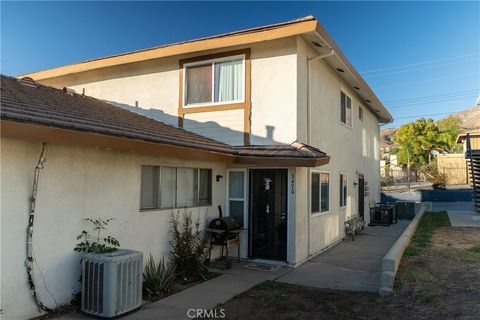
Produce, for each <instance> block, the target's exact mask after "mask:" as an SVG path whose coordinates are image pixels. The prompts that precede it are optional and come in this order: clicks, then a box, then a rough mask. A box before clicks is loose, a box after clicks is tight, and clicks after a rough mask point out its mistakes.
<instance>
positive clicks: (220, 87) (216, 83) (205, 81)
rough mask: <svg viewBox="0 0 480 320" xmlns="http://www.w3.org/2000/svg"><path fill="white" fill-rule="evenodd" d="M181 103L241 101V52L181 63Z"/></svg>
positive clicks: (242, 72) (242, 74)
mask: <svg viewBox="0 0 480 320" xmlns="http://www.w3.org/2000/svg"><path fill="white" fill-rule="evenodd" d="M184 68H185V70H184V75H185V79H184V85H185V90H184V97H183V105H184V106H187V105H199V104H201V105H209V104H225V103H236V102H244V91H245V89H244V88H245V55H241V56H235V57H226V58H219V59H213V60H207V61H200V62H194V63H189V64H185V65H184Z"/></svg>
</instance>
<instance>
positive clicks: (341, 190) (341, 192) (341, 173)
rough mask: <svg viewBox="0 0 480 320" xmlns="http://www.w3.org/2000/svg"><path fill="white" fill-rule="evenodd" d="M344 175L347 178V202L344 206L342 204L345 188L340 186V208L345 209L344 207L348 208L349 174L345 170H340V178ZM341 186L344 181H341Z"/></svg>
mask: <svg viewBox="0 0 480 320" xmlns="http://www.w3.org/2000/svg"><path fill="white" fill-rule="evenodd" d="M342 175H343V176H345V178H346V182H345V183H346V185H347V193H346V197H345V203H344V204H343V206H342V202H343V197H342V196H343V188H339V189H340V194H339V196H340V202H339V207H340V209H344V208H346V207H347V205H348V175H347V174H346V173H345V172H342V171H340V172H339V178H340V177H341V176H342ZM339 180H340V179H339ZM339 187H343V186H342V182H340V186H339Z"/></svg>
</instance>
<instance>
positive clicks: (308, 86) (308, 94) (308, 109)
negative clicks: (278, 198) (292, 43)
mask: <svg viewBox="0 0 480 320" xmlns="http://www.w3.org/2000/svg"><path fill="white" fill-rule="evenodd" d="M329 49H330V51H329V52H328V53H324V54H320V55H318V56H314V57H311V58H307V144H308V145H311V127H312V126H311V123H310V122H311V119H310V118H311V117H310V115H311V103H310V63H311V62H312V61H316V60H320V59H323V58H326V57H330V56H332V55H333V54H334V53H335V51H333V49H332V48H330V47H329ZM310 180H311V169H310V168H308V170H307V190H310V183H311V181H310ZM311 197H312V195H311V192H310V191H309V192H307V208H309V209H308V212H307V259H308V258H309V257H310V255H311V252H310V240H311V239H310V218H311V216H310V211H311V203H312V202H311Z"/></svg>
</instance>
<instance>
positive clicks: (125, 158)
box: [0, 138, 225, 320]
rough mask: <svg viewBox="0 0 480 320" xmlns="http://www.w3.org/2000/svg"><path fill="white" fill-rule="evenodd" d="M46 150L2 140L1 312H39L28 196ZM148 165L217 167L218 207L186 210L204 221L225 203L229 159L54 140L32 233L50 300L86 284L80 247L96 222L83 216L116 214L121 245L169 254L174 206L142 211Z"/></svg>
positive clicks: (114, 230)
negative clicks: (32, 280)
mask: <svg viewBox="0 0 480 320" xmlns="http://www.w3.org/2000/svg"><path fill="white" fill-rule="evenodd" d="M40 151H41V144H39V143H30V142H25V141H20V140H12V139H3V138H2V140H1V173H0V174H1V190H2V192H1V207H0V211H1V219H2V221H1V222H2V223H1V269H2V273H1V293H2V308H3V315H2V319H14V320H17V319H27V318H30V317H32V316H36V315H38V311H37V308H36V307H35V305H34V303H33V301H32V299H31V294H30V291H29V289H28V286H27V280H26V271H25V266H24V261H25V230H26V227H27V223H28V212H29V205H30V202H29V198H30V197H31V188H32V182H33V172H34V167H35V165H36V163H37V160H38V157H39V154H40ZM145 164H147V165H160V166H161V165H165V166H176V167H202V168H211V169H212V170H213V172H212V176H213V181H212V188H213V190H212V206H210V207H202V208H195V209H193V208H192V209H187V211H188V212H191V213H192V214H194V215H195V216H200V217H201V219H202V220H203V219H204V218H206V217H210V218H211V217H217V215H218V211H217V205H222V206H224V196H225V193H224V190H225V179H221V180H220V181H219V182H217V181H215V178H214V177H215V176H216V175H217V174H219V175H223V176H225V165H224V164H222V163H213V162H210V163H205V162H201V161H194V160H189V161H187V160H182V159H175V158H159V157H149V156H141V155H133V154H128V153H118V152H109V151H104V150H96V149H86V148H80V147H70V146H60V145H49V148H48V156H47V162H46V165H45V168H44V169H43V170H42V171H41V174H40V184H39V189H38V198H37V208H36V214H35V228H34V240H33V243H34V253H35V258H36V263H37V264H38V267H37V266H36V267H35V277H36V284H37V289H38V292H39V296H40V297H41V299H42V301H44V302H45V304H46V305H47V306H49V307H55V305H60V304H64V303H67V302H69V301H70V299H71V295H72V293H74V292H76V291H78V289H79V282H78V279H79V274H80V273H79V272H80V264H79V261H80V258H79V255H78V254H76V253H75V252H74V251H73V248H74V246H75V244H76V243H77V240H76V236H77V235H78V234H79V233H80V232H81V231H82V230H83V229H85V228H87V227H90V226H89V225H88V224H87V223H86V222H84V221H83V219H84V218H87V217H92V218H95V217H102V218H110V217H113V218H115V221H113V222H112V223H111V225H110V227H109V230H108V234H110V235H112V236H114V237H116V238H117V239H118V240H119V241H120V244H121V247H122V248H128V249H134V250H139V251H142V252H143V253H144V261H145V259H146V258H148V255H149V254H150V253H152V255H153V256H154V257H155V258H156V259H159V258H160V257H162V256H163V255H165V256H166V257H168V254H169V244H168V240H169V226H170V224H169V220H170V214H171V212H172V210H164V211H158V210H155V211H145V212H140V211H139V203H140V199H139V197H140V173H141V171H140V168H141V165H145ZM40 270H41V271H42V272H43V276H44V277H45V282H44V281H43V279H42V275H41V273H40ZM45 285H46V287H47V288H48V290H49V291H50V292H51V293H52V295H53V297H54V298H55V300H56V301H53V299H52V297H50V295H49V294H48V292H46V290H45Z"/></svg>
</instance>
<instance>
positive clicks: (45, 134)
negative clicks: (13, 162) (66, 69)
mask: <svg viewBox="0 0 480 320" xmlns="http://www.w3.org/2000/svg"><path fill="white" fill-rule="evenodd" d="M0 130H1V137H2V138H11V139H19V140H27V141H32V142H42V143H43V142H46V143H52V144H60V145H76V146H81V147H88V148H95V149H100V150H106V151H118V152H127V153H133V154H144V155H151V156H163V157H175V158H182V159H196V160H203V161H216V162H226V163H236V164H246V165H255V166H264V167H267V166H270V167H273V166H276V167H317V166H321V165H325V164H327V163H328V162H329V160H330V157H329V156H326V155H322V156H319V157H316V158H312V157H285V156H270V157H258V156H245V155H240V154H238V153H236V152H232V153H231V154H226V153H221V152H213V151H208V150H202V149H195V148H187V147H180V146H174V145H167V144H160V143H152V142H147V141H143V140H135V139H131V138H124V137H117V136H111V135H107V134H101V133H94V132H82V131H76V130H69V129H62V128H57V127H50V126H45V125H41V124H35V123H29V122H19V121H11V120H5V119H2V120H1V122H0ZM233 149H234V150H235V148H233Z"/></svg>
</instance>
